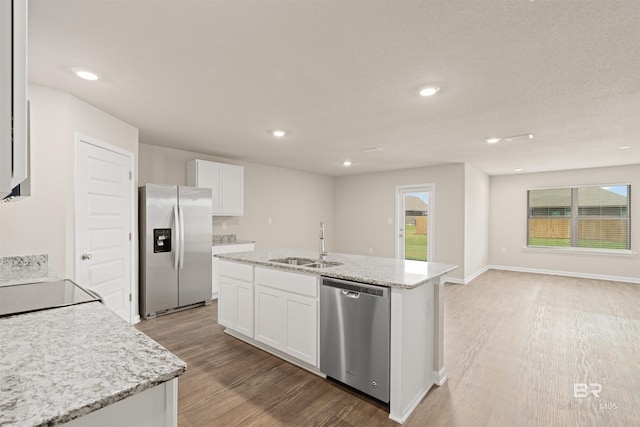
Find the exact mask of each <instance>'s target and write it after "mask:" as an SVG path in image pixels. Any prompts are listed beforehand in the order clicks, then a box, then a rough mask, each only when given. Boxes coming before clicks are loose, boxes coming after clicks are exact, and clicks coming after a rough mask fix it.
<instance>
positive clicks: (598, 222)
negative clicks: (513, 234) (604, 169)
mask: <svg viewBox="0 0 640 427" xmlns="http://www.w3.org/2000/svg"><path fill="white" fill-rule="evenodd" d="M630 206H631V186H630V185H611V186H598V187H566V188H548V189H540V190H529V192H528V220H527V222H528V227H527V228H528V229H527V245H528V246H554V247H557V246H560V247H574V248H593V249H614V250H615V249H618V250H620V249H623V250H624V249H627V250H628V249H631V239H630V236H631V224H630V219H629V218H630V217H631V215H630V212H629V208H630Z"/></svg>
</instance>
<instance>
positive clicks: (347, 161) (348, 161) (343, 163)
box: [342, 160, 351, 166]
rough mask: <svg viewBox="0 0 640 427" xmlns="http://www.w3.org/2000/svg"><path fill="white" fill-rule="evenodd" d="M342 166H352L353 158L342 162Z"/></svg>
mask: <svg viewBox="0 0 640 427" xmlns="http://www.w3.org/2000/svg"><path fill="white" fill-rule="evenodd" d="M342 166H351V160H345V161H344V162H342Z"/></svg>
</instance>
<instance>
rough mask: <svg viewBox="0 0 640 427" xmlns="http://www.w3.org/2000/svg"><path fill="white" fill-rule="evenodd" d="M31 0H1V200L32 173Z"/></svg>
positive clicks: (17, 187)
mask: <svg viewBox="0 0 640 427" xmlns="http://www.w3.org/2000/svg"><path fill="white" fill-rule="evenodd" d="M27 151H28V133H27V1H26V0H0V200H1V199H3V198H4V197H5V196H7V195H9V194H11V193H12V192H13V191H14V190H16V189H19V185H20V184H21V183H23V182H24V181H25V180H26V179H27V173H28V152H27Z"/></svg>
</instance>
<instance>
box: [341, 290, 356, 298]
mask: <svg viewBox="0 0 640 427" xmlns="http://www.w3.org/2000/svg"><path fill="white" fill-rule="evenodd" d="M340 293H341V294H342V296H343V297H347V298H353V299H358V298H360V292H354V291H348V290H346V289H340Z"/></svg>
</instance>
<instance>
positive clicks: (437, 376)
mask: <svg viewBox="0 0 640 427" xmlns="http://www.w3.org/2000/svg"><path fill="white" fill-rule="evenodd" d="M446 382H447V371H446V370H445V369H444V366H443V367H442V369H440V370H439V371H433V383H434V384H435V385H437V386H438V387H440V386H442V385H444V383H446Z"/></svg>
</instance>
